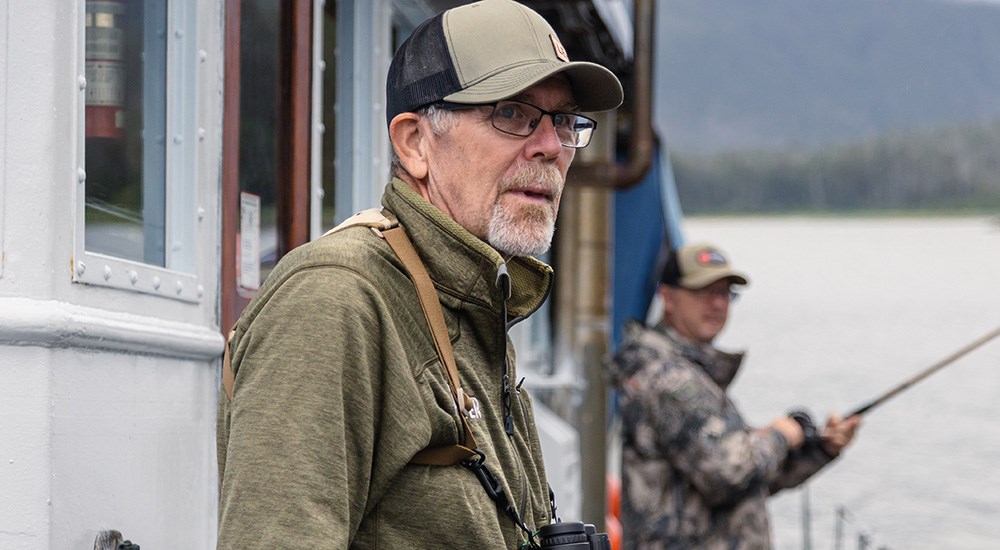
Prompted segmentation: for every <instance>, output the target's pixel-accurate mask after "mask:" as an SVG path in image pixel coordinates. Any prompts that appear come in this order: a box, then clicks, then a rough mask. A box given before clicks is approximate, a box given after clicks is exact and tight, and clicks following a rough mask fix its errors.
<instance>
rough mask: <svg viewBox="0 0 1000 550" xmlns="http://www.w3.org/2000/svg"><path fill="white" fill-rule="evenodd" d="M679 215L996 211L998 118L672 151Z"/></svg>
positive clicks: (999, 198)
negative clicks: (803, 141) (787, 147)
mask: <svg viewBox="0 0 1000 550" xmlns="http://www.w3.org/2000/svg"><path fill="white" fill-rule="evenodd" d="M671 162H672V165H673V170H674V177H675V179H676V181H677V188H678V193H679V195H680V200H681V205H682V207H683V209H684V211H685V213H690V214H699V213H702V214H711V213H755V212H827V211H837V212H852V211H875V210H921V211H947V210H975V211H994V212H995V211H998V210H1000V120H996V121H992V122H990V123H983V124H974V125H966V126H962V127H949V128H943V129H935V130H927V131H911V132H906V133H893V134H888V135H886V136H883V137H880V138H875V139H870V140H865V141H863V142H859V143H853V144H846V145H838V146H827V147H823V148H820V149H817V150H810V151H773V150H772V151H767V150H762V151H735V152H723V153H717V154H708V155H706V154H698V153H684V152H678V151H671Z"/></svg>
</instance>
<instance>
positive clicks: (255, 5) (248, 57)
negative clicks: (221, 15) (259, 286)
mask: <svg viewBox="0 0 1000 550" xmlns="http://www.w3.org/2000/svg"><path fill="white" fill-rule="evenodd" d="M240 18H241V21H240V26H241V31H240V191H241V192H245V193H250V194H252V195H255V196H257V197H259V199H260V203H259V211H258V215H259V218H258V219H259V227H260V230H259V234H258V235H256V236H243V238H248V237H249V238H254V237H256V239H255V242H257V243H258V247H259V248H258V250H259V255H260V280H261V281H263V280H264V279H265V278H267V275H268V274H269V273H270V272H271V269H273V268H274V264H275V263H276V262H277V260H278V237H279V235H278V229H277V213H276V209H275V206H276V203H277V190H278V170H279V167H278V143H277V136H278V134H279V129H278V122H279V121H278V111H279V105H280V103H279V102H280V101H281V97H282V96H281V94H282V93H286V92H284V91H283V90H282V89H281V82H282V80H281V73H280V70H281V65H280V60H281V58H280V54H281V27H280V24H281V4H280V3H279V2H273V1H271V0H243V2H242V3H241V5H240Z"/></svg>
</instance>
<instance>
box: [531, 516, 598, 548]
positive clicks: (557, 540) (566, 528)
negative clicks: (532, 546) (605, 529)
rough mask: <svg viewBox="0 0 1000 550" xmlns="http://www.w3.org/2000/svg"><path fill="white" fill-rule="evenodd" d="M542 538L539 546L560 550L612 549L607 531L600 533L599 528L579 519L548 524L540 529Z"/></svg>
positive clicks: (539, 532)
mask: <svg viewBox="0 0 1000 550" xmlns="http://www.w3.org/2000/svg"><path fill="white" fill-rule="evenodd" d="M538 536H539V538H541V546H540V547H539V548H543V549H545V548H551V549H558V550H611V539H609V538H608V534H607V533H598V532H597V528H595V527H594V526H593V525H591V524H589V523H587V524H584V523H582V522H579V521H567V522H560V523H553V524H550V525H546V526H544V527H542V528H541V529H539V530H538Z"/></svg>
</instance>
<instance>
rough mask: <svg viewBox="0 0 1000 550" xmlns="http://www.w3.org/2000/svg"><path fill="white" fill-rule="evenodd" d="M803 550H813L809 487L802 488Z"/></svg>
mask: <svg viewBox="0 0 1000 550" xmlns="http://www.w3.org/2000/svg"><path fill="white" fill-rule="evenodd" d="M802 550H812V511H811V510H810V509H809V487H803V488H802Z"/></svg>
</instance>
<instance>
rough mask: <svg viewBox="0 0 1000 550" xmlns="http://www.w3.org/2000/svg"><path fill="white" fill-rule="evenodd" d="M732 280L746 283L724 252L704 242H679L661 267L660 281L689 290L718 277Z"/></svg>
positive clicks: (747, 280) (747, 281) (738, 283)
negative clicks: (684, 244)
mask: <svg viewBox="0 0 1000 550" xmlns="http://www.w3.org/2000/svg"><path fill="white" fill-rule="evenodd" d="M722 279H729V280H730V281H731V282H732V283H733V284H737V285H746V284H749V283H750V280H749V279H747V277H746V275H744V274H743V273H740V272H738V271H735V270H733V267H732V265H731V264H730V263H729V259H728V258H727V257H726V255H725V254H724V253H723V252H722V251H721V250H719V249H718V248H717V247H715V246H713V245H711V244H708V243H698V244H692V245H688V246H683V247H681V248H678V249H676V250H673V251H671V253H670V256H669V257H668V259H667V263H666V265H665V266H664V268H663V273H662V275H661V277H660V282H661V283H663V284H665V285H668V286H675V287H680V288H686V289H689V290H697V289H699V288H705V287H706V286H708V285H710V284H712V283H714V282H716V281H719V280H722Z"/></svg>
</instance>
